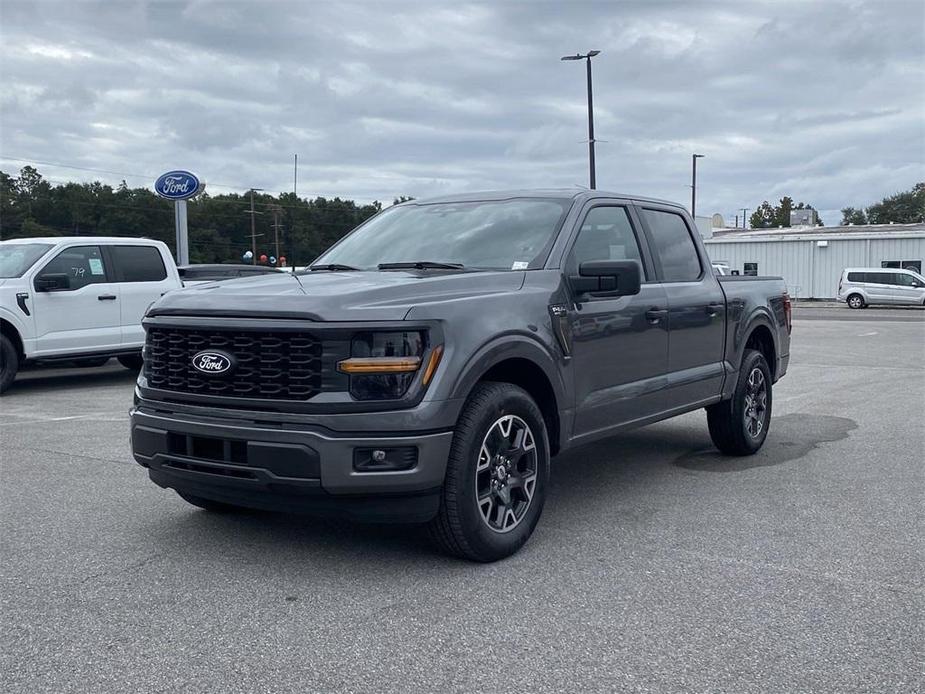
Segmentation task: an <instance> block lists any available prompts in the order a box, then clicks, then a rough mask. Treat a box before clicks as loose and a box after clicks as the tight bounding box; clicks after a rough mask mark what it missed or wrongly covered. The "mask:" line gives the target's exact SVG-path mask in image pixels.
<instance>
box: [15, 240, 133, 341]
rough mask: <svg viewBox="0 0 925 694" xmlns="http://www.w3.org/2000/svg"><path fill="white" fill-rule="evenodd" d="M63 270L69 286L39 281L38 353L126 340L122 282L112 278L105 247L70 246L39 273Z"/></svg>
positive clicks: (37, 311)
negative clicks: (50, 287)
mask: <svg viewBox="0 0 925 694" xmlns="http://www.w3.org/2000/svg"><path fill="white" fill-rule="evenodd" d="M61 274H63V275H66V276H67V278H68V285H69V286H68V287H67V288H66V289H57V290H54V291H39V289H38V286H37V285H36V286H35V287H34V289H35V293H34V301H33V304H34V306H35V333H36V335H35V337H36V356H51V355H56V354H74V353H80V352H94V351H105V350H110V349H116V348H118V347H119V346H120V344H121V342H122V331H121V327H120V316H119V285H118V284H116V283H115V282H113V281H112V270H111V268H110V267H109V266H108V263H107V261H106V258H105V257H104V256H103V253H102V251H101V249H100V247H99V246H97V245H87V246H68V247H65V248H63V249H61V250H60V251H59V252H58V253H57V254H56V255H55V256H54V257H52V258H51V260H49V261H48V262H47V263H45V265H44V266H43V267H41V268H40V269H39V270H38V271H37V272H36V274H35V276H34V277H41V276H42V275H61ZM33 282H34V280H33Z"/></svg>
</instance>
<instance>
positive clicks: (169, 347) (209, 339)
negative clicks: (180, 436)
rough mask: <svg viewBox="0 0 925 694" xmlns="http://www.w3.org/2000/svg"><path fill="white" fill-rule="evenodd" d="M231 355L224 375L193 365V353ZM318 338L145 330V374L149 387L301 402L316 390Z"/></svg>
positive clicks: (318, 384) (318, 383)
mask: <svg viewBox="0 0 925 694" xmlns="http://www.w3.org/2000/svg"><path fill="white" fill-rule="evenodd" d="M209 350H219V351H221V352H225V353H227V354H230V355H232V356H233V357H234V360H235V366H234V368H232V369H231V370H230V371H228V372H227V373H222V374H203V373H201V372H200V371H197V370H196V369H195V368H193V357H194V356H195V355H196V354H198V353H199V352H203V351H209ZM321 368H322V365H321V342H320V341H319V340H317V339H315V338H314V337H313V336H312V335H309V334H306V333H299V332H283V331H280V332H250V331H246V330H217V329H209V330H204V329H198V328H175V327H169V328H167V327H157V326H150V327H149V328H148V336H147V344H146V348H145V376H146V377H147V379H148V385H149V386H151V387H152V388H160V389H163V390H172V391H176V392H180V393H193V394H199V395H219V396H225V397H237V398H262V399H264V398H266V399H273V400H307V399H308V398H310V397H312V396H313V395H315V393H317V392H318V391H319V390H320V389H321Z"/></svg>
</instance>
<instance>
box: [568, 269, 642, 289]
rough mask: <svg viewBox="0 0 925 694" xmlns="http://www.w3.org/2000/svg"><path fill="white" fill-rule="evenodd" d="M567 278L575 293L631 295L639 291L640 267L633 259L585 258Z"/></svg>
mask: <svg viewBox="0 0 925 694" xmlns="http://www.w3.org/2000/svg"><path fill="white" fill-rule="evenodd" d="M569 280H570V281H571V284H572V288H573V289H574V290H575V292H576V293H577V294H590V295H591V296H593V297H617V296H632V295H633V294H638V293H639V289H640V283H641V280H640V267H639V263H638V262H637V261H635V260H587V261H585V262H583V263H581V264H580V265H579V266H578V276H574V275H573V276H572V277H570V278H569Z"/></svg>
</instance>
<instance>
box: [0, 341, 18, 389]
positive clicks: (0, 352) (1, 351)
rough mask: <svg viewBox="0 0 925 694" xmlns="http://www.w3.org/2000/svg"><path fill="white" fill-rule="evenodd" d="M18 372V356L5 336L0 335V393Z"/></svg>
mask: <svg viewBox="0 0 925 694" xmlns="http://www.w3.org/2000/svg"><path fill="white" fill-rule="evenodd" d="M17 371H19V354H18V353H17V352H16V347H14V346H13V343H12V341H11V340H10V338H8V337H7V336H6V335H0V393H2V392H4V391H5V390H6V389H7V388H9V387H10V385H11V384H12V383H13V380H14V379H15V378H16V372H17Z"/></svg>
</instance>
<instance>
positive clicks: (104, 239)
mask: <svg viewBox="0 0 925 694" xmlns="http://www.w3.org/2000/svg"><path fill="white" fill-rule="evenodd" d="M0 243H51V244H58V243H106V244H109V243H135V244H140V245H148V246H154V245H160V244H162V243H163V241H158V240H157V239H144V238H139V237H137V236H30V237H27V238H21V239H6V240H5V241H0Z"/></svg>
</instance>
